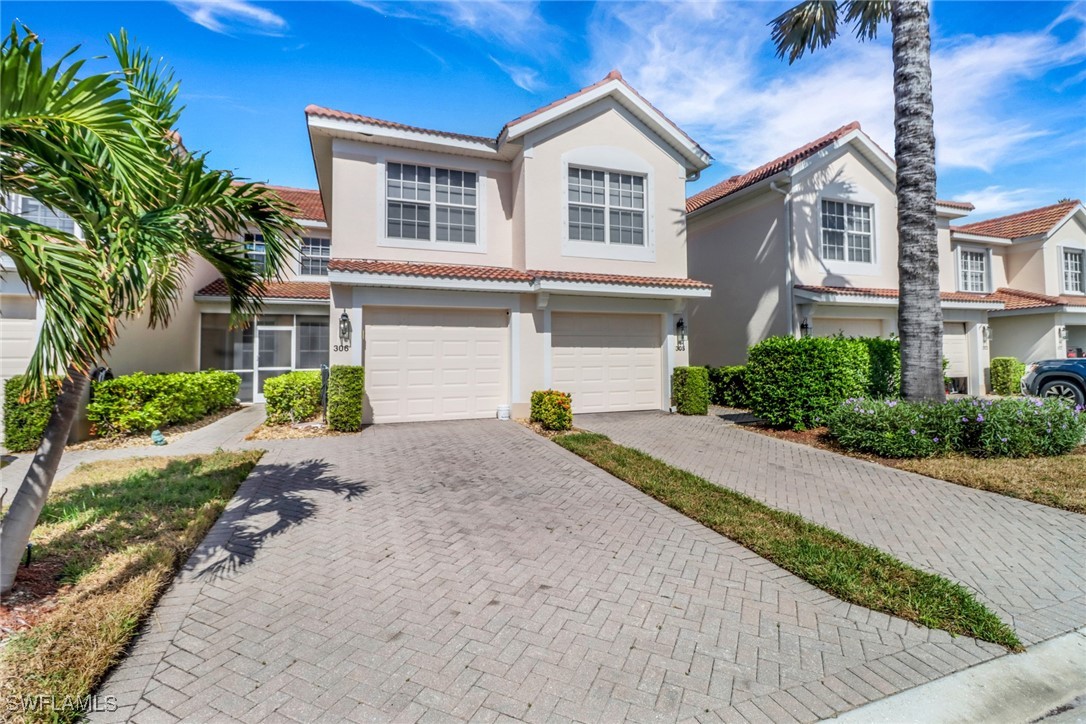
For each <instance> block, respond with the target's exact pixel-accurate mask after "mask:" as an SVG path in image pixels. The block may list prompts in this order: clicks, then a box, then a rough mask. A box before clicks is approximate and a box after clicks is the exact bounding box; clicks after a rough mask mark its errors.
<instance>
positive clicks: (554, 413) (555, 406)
mask: <svg viewBox="0 0 1086 724" xmlns="http://www.w3.org/2000/svg"><path fill="white" fill-rule="evenodd" d="M531 419H532V422H538V423H539V424H540V425H542V426H543V429H544V430H569V429H571V428H572V427H573V395H571V394H569V393H568V392H560V391H559V390H536V391H534V392H533V393H532V409H531Z"/></svg>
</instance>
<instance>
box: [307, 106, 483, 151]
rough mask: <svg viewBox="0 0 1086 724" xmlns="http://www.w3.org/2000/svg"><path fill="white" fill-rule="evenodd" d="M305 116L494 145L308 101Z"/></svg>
mask: <svg viewBox="0 0 1086 724" xmlns="http://www.w3.org/2000/svg"><path fill="white" fill-rule="evenodd" d="M305 114H306V116H318V117H320V118H332V119H335V120H339V121H354V122H356V123H364V124H367V125H371V126H378V127H379V128H386V129H388V130H390V131H407V132H408V133H421V134H423V135H427V136H437V137H440V138H452V139H456V140H458V141H471V142H474V143H485V144H487V145H490V146H494V145H495V143H494V139H493V138H486V137H485V136H471V135H468V134H466V133H453V132H451V131H438V130H435V129H432V128H421V127H419V126H409V125H407V124H405V123H396V122H395V121H385V120H382V119H380V118H373V117H372V116H363V115H361V114H359V113H348V112H347V111H337V110H335V109H334V108H325V107H324V106H318V105H314V104H312V103H310V104H309V105H308V106H306V107H305Z"/></svg>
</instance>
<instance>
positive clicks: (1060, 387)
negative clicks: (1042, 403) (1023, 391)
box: [1041, 380, 1086, 405]
mask: <svg viewBox="0 0 1086 724" xmlns="http://www.w3.org/2000/svg"><path fill="white" fill-rule="evenodd" d="M1041 397H1058V398H1060V399H1061V400H1067V401H1068V402H1070V403H1072V404H1075V405H1083V404H1086V393H1083V391H1082V388H1081V387H1079V386H1078V385H1076V384H1075V383H1074V382H1068V381H1067V380H1052V381H1051V382H1046V383H1044V384H1043V385H1041Z"/></svg>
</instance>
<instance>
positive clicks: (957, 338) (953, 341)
mask: <svg viewBox="0 0 1086 724" xmlns="http://www.w3.org/2000/svg"><path fill="white" fill-rule="evenodd" d="M943 356H944V357H946V358H947V361H948V364H947V368H946V376H947V377H968V376H969V346H968V345H967V344H966V336H965V323H964V322H944V323H943Z"/></svg>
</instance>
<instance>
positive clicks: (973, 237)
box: [950, 229, 1012, 246]
mask: <svg viewBox="0 0 1086 724" xmlns="http://www.w3.org/2000/svg"><path fill="white" fill-rule="evenodd" d="M950 238H951V239H953V240H954V241H968V242H971V243H974V244H987V245H988V246H1010V245H1011V243H1012V242H1011V240H1010V239H1004V238H1003V237H1001V236H987V235H985V234H970V233H969V232H967V231H955V230H954V229H951V230H950Z"/></svg>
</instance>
